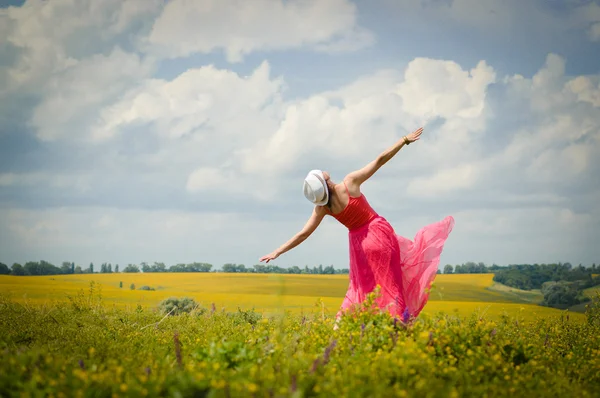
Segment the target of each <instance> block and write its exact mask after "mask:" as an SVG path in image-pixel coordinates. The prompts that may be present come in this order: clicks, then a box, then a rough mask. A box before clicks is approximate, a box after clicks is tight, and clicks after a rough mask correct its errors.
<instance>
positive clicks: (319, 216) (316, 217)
mask: <svg viewBox="0 0 600 398" xmlns="http://www.w3.org/2000/svg"><path fill="white" fill-rule="evenodd" d="M325 214H326V213H325V209H324V207H323V206H315V208H314V210H313V213H312V215H311V216H310V218H309V219H308V221H307V222H306V224H305V225H304V228H302V230H301V231H300V232H298V233H297V234H296V235H294V237H293V238H292V239H290V240H288V241H287V242H286V243H284V244H283V245H281V246H280V247H279V248H278V249H277V250H275V251H273V252H272V253H270V254H267V255H266V256H263V257H261V258H260V261H261V262H262V261H266V262H267V263H268V262H269V261H271V260H274V259H276V258H277V257H279V256H280V255H282V254H283V253H285V252H287V251H290V250H291V249H293V248H294V247H296V246H298V245H299V244H300V243H302V242H304V241H305V240H306V239H307V238H308V237H309V236H310V235H311V234H312V233H313V232H315V230H316V229H317V227H318V226H319V224H321V221H323V217H325Z"/></svg>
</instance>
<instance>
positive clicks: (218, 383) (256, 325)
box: [0, 284, 600, 397]
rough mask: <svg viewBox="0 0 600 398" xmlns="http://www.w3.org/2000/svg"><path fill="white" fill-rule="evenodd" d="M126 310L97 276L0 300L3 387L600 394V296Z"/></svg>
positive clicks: (176, 392) (106, 393) (124, 392)
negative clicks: (430, 309) (572, 310)
mask: <svg viewBox="0 0 600 398" xmlns="http://www.w3.org/2000/svg"><path fill="white" fill-rule="evenodd" d="M373 299H374V297H373V296H371V297H370V300H371V301H369V302H367V303H365V305H364V306H363V308H362V310H361V311H358V312H356V313H354V314H352V315H348V316H345V317H343V318H342V319H341V320H340V322H339V324H338V328H337V329H336V330H334V319H333V318H332V317H331V316H328V315H327V314H325V313H323V312H322V311H318V310H316V311H315V312H314V313H305V314H299V315H292V314H287V315H286V316H283V317H277V318H266V317H261V316H260V315H258V314H256V313H254V312H253V311H251V310H241V309H239V310H238V311H235V312H231V313H230V312H225V311H223V310H217V309H216V308H215V307H212V308H207V309H205V310H203V311H197V310H192V311H191V312H189V313H188V312H185V311H181V312H179V315H173V314H172V315H170V316H165V313H164V311H161V310H159V309H158V308H155V309H147V308H143V307H138V308H136V309H130V310H125V309H117V308H114V307H110V306H106V305H104V303H103V298H102V295H101V293H100V292H99V291H98V289H97V286H94V285H93V284H91V286H90V289H88V290H87V292H83V291H81V292H80V293H79V294H76V295H72V296H71V297H70V299H69V301H68V302H62V303H55V304H52V305H46V306H34V305H29V304H28V303H26V302H25V303H17V302H14V301H12V300H10V299H8V298H7V297H1V298H0V317H1V322H0V352H2V358H3V360H2V361H1V362H0V395H1V396H7V397H17V396H19V397H20V396H56V397H59V396H63V397H71V396H82V397H112V396H132V397H138V396H153V397H154V396H173V397H178V396H181V397H187V396H194V397H196V396H206V397H228V396H229V397H235V396H256V397H287V396H290V397H310V396H325V397H332V396H335V397H340V396H369V397H390V396H398V397H403V396H415V397H448V396H456V397H459V396H460V397H475V396H477V397H481V396H488V397H504V396H512V397H514V396H528V397H553V396H556V397H558V396H577V397H591V396H597V392H598V391H600V371H599V369H600V339H598V336H600V295H599V296H598V297H596V300H595V301H594V302H593V303H592V304H591V305H590V306H589V308H588V310H587V313H586V321H585V322H573V320H572V319H569V316H568V315H565V316H563V317H562V318H559V319H553V320H550V319H546V318H539V319H536V320H535V321H526V320H525V319H524V318H522V317H519V316H504V317H502V318H501V319H500V320H498V321H491V320H489V319H486V317H485V315H483V316H480V315H477V314H473V315H472V316H470V317H458V316H451V315H448V314H437V315H435V316H431V317H428V316H423V317H420V318H418V319H416V320H413V321H411V322H410V323H407V324H404V323H402V322H399V321H397V320H394V319H392V318H390V317H389V316H387V315H386V314H381V313H379V312H378V311H376V310H373V309H371V308H372V307H371V306H370V303H372V302H373V301H372V300H373Z"/></svg>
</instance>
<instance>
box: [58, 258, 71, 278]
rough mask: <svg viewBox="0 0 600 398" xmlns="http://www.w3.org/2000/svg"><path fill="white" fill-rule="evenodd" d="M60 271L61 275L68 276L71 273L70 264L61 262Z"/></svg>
mask: <svg viewBox="0 0 600 398" xmlns="http://www.w3.org/2000/svg"><path fill="white" fill-rule="evenodd" d="M60 271H61V273H63V274H65V275H68V274H70V273H71V263H70V262H68V261H63V263H62V265H61V267H60Z"/></svg>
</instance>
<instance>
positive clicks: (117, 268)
mask: <svg viewBox="0 0 600 398" xmlns="http://www.w3.org/2000/svg"><path fill="white" fill-rule="evenodd" d="M115 272H116V273H119V264H117V265H115Z"/></svg>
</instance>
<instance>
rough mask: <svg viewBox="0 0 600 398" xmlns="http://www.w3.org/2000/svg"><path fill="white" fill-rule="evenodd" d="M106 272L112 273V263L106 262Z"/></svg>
mask: <svg viewBox="0 0 600 398" xmlns="http://www.w3.org/2000/svg"><path fill="white" fill-rule="evenodd" d="M106 272H108V273H109V274H112V264H108V267H107V268H106Z"/></svg>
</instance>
